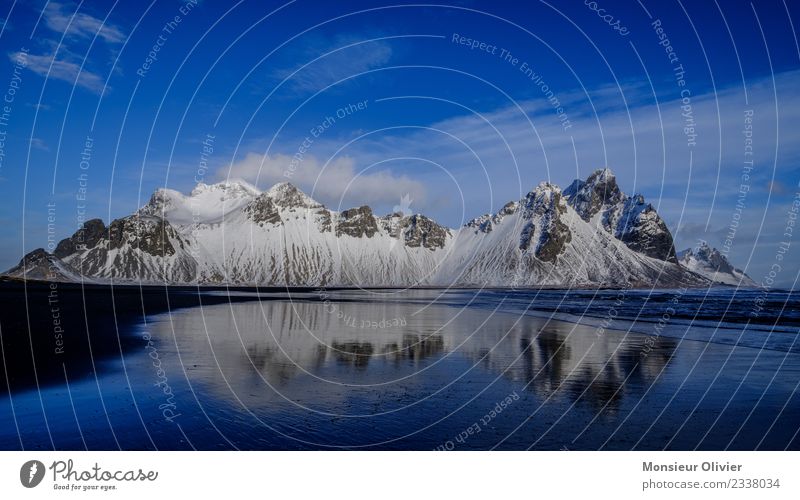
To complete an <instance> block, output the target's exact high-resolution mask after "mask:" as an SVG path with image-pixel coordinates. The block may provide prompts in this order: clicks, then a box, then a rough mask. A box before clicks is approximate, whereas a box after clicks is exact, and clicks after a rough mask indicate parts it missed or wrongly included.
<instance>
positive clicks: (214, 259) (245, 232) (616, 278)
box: [17, 170, 709, 286]
mask: <svg viewBox="0 0 800 500" xmlns="http://www.w3.org/2000/svg"><path fill="white" fill-rule="evenodd" d="M568 191H569V196H566V195H565V194H562V192H561V190H560V189H559V188H558V187H557V186H554V185H552V184H549V183H542V184H540V185H539V186H538V187H536V188H535V189H534V190H533V191H531V192H530V193H528V195H527V196H525V197H524V198H523V199H522V200H518V201H512V202H509V203H507V204H505V205H504V206H503V207H502V208H501V209H500V210H499V211H498V212H497V213H495V214H487V215H484V216H482V217H479V218H477V219H474V220H473V221H470V222H469V223H468V224H467V225H465V226H464V227H462V228H459V229H448V228H446V227H443V226H441V225H439V224H437V223H436V222H435V221H433V220H432V219H430V218H428V217H426V216H424V215H421V214H414V215H406V214H402V213H393V214H389V215H386V216H376V215H375V214H374V213H373V212H372V209H371V208H370V207H368V206H361V207H354V208H351V209H347V210H343V211H341V212H337V211H333V210H330V209H328V208H326V207H325V206H323V205H322V204H321V203H319V202H317V201H315V200H314V199H313V198H311V197H310V196H308V195H306V194H305V193H303V192H302V191H300V190H299V189H297V188H296V187H295V186H293V185H291V184H289V183H282V184H278V185H276V186H273V187H272V188H270V189H269V190H267V191H265V192H260V191H259V190H258V189H256V188H255V187H253V186H251V185H249V184H246V183H243V182H238V181H228V182H223V183H219V184H214V185H205V184H199V185H198V186H197V187H196V188H195V189H194V190H193V191H192V192H191V193H190V194H188V195H184V194H182V193H179V192H177V191H172V190H167V189H159V190H157V191H156V192H155V193H154V194H153V196H152V198H151V199H150V201H149V202H148V203H147V204H146V205H145V206H143V207H142V208H140V209H139V210H138V211H137V212H136V213H134V214H133V215H131V216H128V217H124V218H121V219H117V220H114V221H112V222H111V224H110V225H109V226H108V227H106V226H105V225H104V224H103V222H102V221H101V220H99V219H94V220H91V221H88V222H87V223H86V224H85V225H84V227H83V228H81V230H79V231H78V232H76V233H75V234H74V235H73V236H72V237H70V238H67V239H65V240H63V241H62V242H61V243H59V245H58V247H57V249H56V252H55V255H53V256H49V257H47V258H48V259H49V258H51V257H52V259H55V260H56V261H58V262H60V263H62V264H63V265H64V266H65V269H74V270H75V272H76V273H77V274H78V275H79V276H80V275H83V276H86V277H91V278H93V279H98V280H125V281H137V282H170V283H207V284H214V283H229V284H243V285H255V284H263V285H268V284H269V285H309V286H322V285H354V286H414V285H470V286H536V285H555V286H558V285H588V286H592V285H605V286H627V285H633V286H675V285H678V284H687V285H704V284H708V283H709V282H708V280H706V279H705V278H703V277H701V276H700V275H698V274H695V273H692V272H687V271H686V270H685V269H684V268H682V267H681V266H680V265H678V264H677V263H676V262H673V261H670V260H669V254H668V253H667V254H664V252H663V245H662V248H660V250H661V251H659V252H653V249H652V248H651V247H652V245H651V241H652V234H651V233H655V234H657V235H659V236H663V234H662V233H665V234H666V236H664V238H667V237H668V238H667V239H665V240H664V241H666V242H668V243H669V248H672V247H671V242H672V236H671V235H670V234H669V231H668V229H667V228H666V225H664V224H663V221H661V219H660V218H659V217H658V215H657V214H656V213H655V210H653V209H652V207H651V206H650V205H647V204H645V203H644V200H643V199H641V197H633V198H628V197H626V196H625V195H624V194H622V193H621V192H620V191H619V189H618V187H617V186H616V181H615V180H614V177H613V174H611V172H610V171H607V170H604V171H598V172H596V173H595V174H593V175H592V176H590V178H589V179H587V181H586V182H578V183H573V186H571V187H570V188H569V190H568ZM621 221H625V222H621ZM630 221H633V222H630ZM673 252H674V251H673ZM654 255H655V256H654ZM659 255H661V256H662V258H659V257H658V256H659ZM39 257H41V256H39ZM18 271H19V270H17V272H18ZM23 275H24V273H23Z"/></svg>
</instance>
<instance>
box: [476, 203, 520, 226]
mask: <svg viewBox="0 0 800 500" xmlns="http://www.w3.org/2000/svg"><path fill="white" fill-rule="evenodd" d="M517 210H519V202H516V201H509V202H508V203H506V204H505V205H503V208H501V209H500V210H499V211H498V212H497V213H496V214H494V215H491V214H484V215H481V216H480V217H476V218H474V219H472V220H471V221H469V222H467V224H466V226H467V227H472V228H475V230H476V232H478V231H480V232H482V233H490V232H492V228H493V227H494V225H495V224H499V223H500V222H502V221H503V219H504V218H506V217H507V216H509V215H513V214H515V213H517Z"/></svg>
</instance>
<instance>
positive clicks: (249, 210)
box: [244, 194, 281, 225]
mask: <svg viewBox="0 0 800 500" xmlns="http://www.w3.org/2000/svg"><path fill="white" fill-rule="evenodd" d="M244 213H246V214H247V216H248V217H249V218H250V220H252V221H253V222H255V223H256V224H260V225H263V224H279V223H280V222H281V214H280V213H278V207H277V206H276V205H275V203H274V202H273V201H272V198H270V197H269V196H267V195H266V194H262V195H259V196H258V198H256V199H255V200H253V201H252V202H251V203H250V204H249V205H247V206H246V207H244Z"/></svg>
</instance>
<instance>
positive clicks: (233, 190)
mask: <svg viewBox="0 0 800 500" xmlns="http://www.w3.org/2000/svg"><path fill="white" fill-rule="evenodd" d="M259 194H260V191H259V190H258V189H256V188H255V187H254V186H252V185H250V184H248V183H247V182H245V181H241V180H230V181H225V182H220V183H217V184H211V185H208V184H204V183H202V182H201V183H199V184H198V185H197V186H196V187H195V188H194V189H193V190H192V192H191V193H190V194H189V195H188V196H186V195H184V194H183V193H180V192H178V191H175V190H173V189H164V188H162V189H157V190H156V192H155V193H153V196H151V197H150V201H149V202H148V203H147V204H146V205H145V206H143V207H142V208H140V209H139V211H138V213H139V214H141V215H150V216H154V217H164V218H166V219H167V220H169V221H170V222H171V223H172V224H177V225H181V224H191V223H193V222H213V221H219V220H221V219H222V217H223V216H224V215H225V214H226V213H229V212H233V211H235V210H237V209H239V208H241V207H242V206H244V205H246V204H247V203H249V202H251V201H252V200H253V199H254V198H255V197H256V196H258V195H259Z"/></svg>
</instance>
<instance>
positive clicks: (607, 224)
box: [564, 169, 677, 263]
mask: <svg viewBox="0 0 800 500" xmlns="http://www.w3.org/2000/svg"><path fill="white" fill-rule="evenodd" d="M564 195H565V196H566V197H567V199H568V202H569V205H570V206H572V207H573V208H574V209H575V211H576V212H578V214H579V215H580V216H581V218H582V219H583V220H585V221H587V222H588V221H590V220H592V219H593V218H594V217H595V216H597V215H598V214H599V224H600V226H601V227H602V228H603V229H604V230H606V231H608V232H609V233H610V234H612V235H613V236H614V237H615V238H616V239H618V240H620V241H621V242H623V243H624V244H625V245H626V246H627V247H628V248H630V249H631V250H633V251H635V252H638V253H641V254H643V255H647V256H648V257H652V258H654V259H659V260H664V261H668V262H673V263H674V262H677V258H676V256H675V246H674V243H673V239H672V234H671V233H670V231H669V228H668V227H667V224H666V223H665V222H664V220H663V219H661V217H660V216H659V215H658V213H657V212H656V210H655V208H653V206H652V205H651V204H649V203H646V202H645V201H644V197H643V196H642V195H640V194H637V195H634V196H632V197H630V198H629V197H628V196H626V195H625V194H624V193H623V192H621V191H620V189H619V186H618V185H617V181H616V178H615V177H614V174H612V173H611V171H610V170H608V169H602V170H596V171H595V172H594V173H592V175H590V176H589V178H587V179H586V181H585V182H584V181H581V180H578V179H576V180H575V181H573V183H572V184H571V185H570V187H569V188H567V189H566V190H564Z"/></svg>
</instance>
